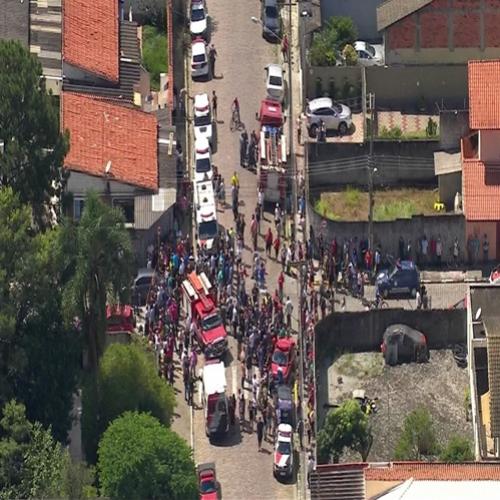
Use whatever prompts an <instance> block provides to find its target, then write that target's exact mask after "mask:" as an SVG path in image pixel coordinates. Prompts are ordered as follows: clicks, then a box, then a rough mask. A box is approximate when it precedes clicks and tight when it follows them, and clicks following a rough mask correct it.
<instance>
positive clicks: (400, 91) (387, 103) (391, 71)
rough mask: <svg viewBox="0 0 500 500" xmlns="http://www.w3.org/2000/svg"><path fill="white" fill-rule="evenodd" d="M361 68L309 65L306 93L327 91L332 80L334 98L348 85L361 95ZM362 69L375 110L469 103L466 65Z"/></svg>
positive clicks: (433, 108)
mask: <svg viewBox="0 0 500 500" xmlns="http://www.w3.org/2000/svg"><path fill="white" fill-rule="evenodd" d="M362 71H363V69H362V68H361V67H358V66H356V67H343V66H332V67H319V66H312V67H311V68H309V72H308V73H307V76H306V95H307V97H308V98H309V99H313V98H315V97H319V96H323V95H330V93H331V92H330V88H331V82H332V81H333V82H334V85H335V91H336V95H335V96H334V97H335V98H336V99H337V100H339V99H343V98H345V97H346V96H345V95H344V94H345V92H342V91H343V90H344V87H348V86H349V85H350V86H352V87H353V88H354V89H356V92H355V93H357V94H359V96H361V95H362V92H361V82H362V75H361V72H362ZM365 71H366V72H365V74H366V93H367V94H368V93H370V92H372V93H374V94H375V99H376V107H377V109H378V110H399V111H403V112H417V111H426V112H432V113H436V112H437V107H436V105H438V106H439V107H440V108H448V109H466V108H467V107H468V98H467V96H468V83H467V66H466V65H455V66H451V65H449V66H446V65H441V66H430V65H422V66H390V67H383V66H372V67H369V68H366V70H365ZM357 89H359V90H357ZM346 90H347V89H346ZM347 97H349V96H347Z"/></svg>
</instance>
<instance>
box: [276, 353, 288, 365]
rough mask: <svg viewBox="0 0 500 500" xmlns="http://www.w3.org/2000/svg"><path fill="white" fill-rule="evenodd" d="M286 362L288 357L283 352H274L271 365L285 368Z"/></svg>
mask: <svg viewBox="0 0 500 500" xmlns="http://www.w3.org/2000/svg"><path fill="white" fill-rule="evenodd" d="M287 362H288V356H287V355H286V354H285V353H284V352H283V351H279V350H278V351H274V354H273V363H276V364H277V365H280V366H285V365H286V364H287Z"/></svg>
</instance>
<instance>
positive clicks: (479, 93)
mask: <svg viewBox="0 0 500 500" xmlns="http://www.w3.org/2000/svg"><path fill="white" fill-rule="evenodd" d="M469 111H470V117H469V123H470V128H471V129H500V60H496V61H469Z"/></svg>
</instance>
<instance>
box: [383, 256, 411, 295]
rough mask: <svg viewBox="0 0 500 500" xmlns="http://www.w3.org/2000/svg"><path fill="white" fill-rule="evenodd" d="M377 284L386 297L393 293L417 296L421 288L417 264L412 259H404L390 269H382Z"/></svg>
mask: <svg viewBox="0 0 500 500" xmlns="http://www.w3.org/2000/svg"><path fill="white" fill-rule="evenodd" d="M375 285H376V286H377V287H378V289H379V292H380V294H381V295H382V297H384V298H388V297H389V296H391V295H410V296H411V297H415V296H416V295H417V290H418V289H419V288H420V276H419V272H418V269H417V266H416V265H415V263H414V262H412V261H411V260H402V261H399V262H397V263H396V264H395V266H394V267H393V268H392V269H390V270H384V271H381V272H380V273H379V274H378V276H377V279H376V280H375Z"/></svg>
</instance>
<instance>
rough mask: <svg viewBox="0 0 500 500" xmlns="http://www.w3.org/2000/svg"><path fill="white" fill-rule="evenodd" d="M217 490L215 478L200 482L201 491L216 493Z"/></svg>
mask: <svg viewBox="0 0 500 500" xmlns="http://www.w3.org/2000/svg"><path fill="white" fill-rule="evenodd" d="M216 490H217V489H216V487H215V481H214V480H213V479H209V480H208V481H203V482H202V483H201V484H200V493H215V491H216Z"/></svg>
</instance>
